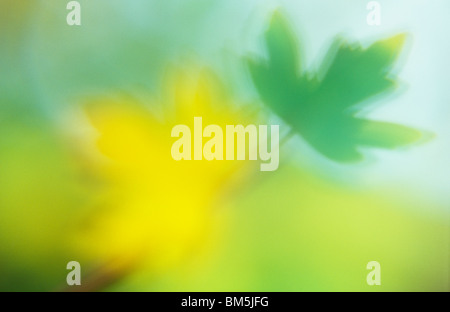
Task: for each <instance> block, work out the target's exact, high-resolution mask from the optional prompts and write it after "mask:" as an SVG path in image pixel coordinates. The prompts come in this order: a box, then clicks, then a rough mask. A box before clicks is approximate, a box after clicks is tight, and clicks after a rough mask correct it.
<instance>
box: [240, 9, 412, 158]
mask: <svg viewBox="0 0 450 312" xmlns="http://www.w3.org/2000/svg"><path fill="white" fill-rule="evenodd" d="M404 40H405V35H404V34H401V35H397V36H394V37H392V38H390V39H386V40H382V41H378V42H376V43H374V44H372V45H371V46H369V47H368V48H366V49H363V48H362V47H361V46H360V45H359V44H352V43H348V42H346V41H344V40H343V39H339V38H338V39H336V41H335V42H334V44H333V45H332V47H331V48H330V50H329V51H328V53H327V55H326V56H325V59H324V60H323V62H322V66H321V68H320V70H319V72H318V73H309V72H306V71H305V69H304V64H302V61H301V56H300V53H301V52H300V51H299V48H298V42H297V40H296V36H295V35H294V34H293V33H292V31H291V29H290V28H289V26H288V23H287V21H286V20H285V18H284V17H283V16H282V15H281V14H280V13H275V14H274V15H273V17H272V20H271V23H270V27H269V29H268V30H267V31H266V34H265V41H266V45H267V52H268V59H267V60H266V61H265V60H253V59H250V60H249V61H248V64H249V68H250V72H251V75H252V78H253V81H254V83H255V85H256V87H257V89H258V92H259V94H260V95H261V98H262V100H263V101H264V103H266V104H267V105H268V106H270V108H272V110H273V111H274V112H275V113H276V114H278V115H279V116H280V117H281V118H283V120H284V121H285V122H286V123H287V124H288V125H289V126H291V127H292V129H293V130H294V131H296V132H297V133H299V134H301V135H302V136H303V137H304V138H305V139H306V140H307V141H308V142H309V143H310V144H311V145H312V146H313V147H315V148H316V149H317V150H318V151H319V152H321V153H322V154H323V155H325V156H326V157H329V158H331V159H334V160H337V161H355V160H360V159H361V158H362V155H361V153H360V151H359V150H358V148H359V147H361V146H369V147H380V148H395V147H398V146H402V145H406V144H410V143H413V142H415V141H417V140H418V139H419V138H420V136H421V134H420V132H419V131H417V130H413V129H411V128H408V127H405V126H400V125H396V124H393V123H389V122H380V121H373V120H368V119H364V118H361V117H360V113H361V110H362V108H364V107H365V106H366V105H367V104H369V103H370V100H373V98H374V96H376V95H379V94H383V95H384V94H385V93H387V92H389V91H392V90H393V89H394V88H395V86H396V82H395V75H394V72H393V66H394V63H395V61H396V60H397V58H398V55H399V53H400V51H401V48H402V46H403V42H404Z"/></svg>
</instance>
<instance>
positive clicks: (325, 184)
mask: <svg viewBox="0 0 450 312" xmlns="http://www.w3.org/2000/svg"><path fill="white" fill-rule="evenodd" d="M80 3H81V5H82V8H83V19H82V23H83V27H80V28H74V27H72V28H71V27H69V26H67V25H66V24H65V17H66V13H67V10H66V8H65V4H66V2H65V1H44V0H42V1H27V0H19V1H17V0H16V1H14V0H2V1H1V2H0V39H1V42H2V45H0V133H1V135H0V290H8V291H24V290H28V291H29V290H44V291H51V290H58V289H62V288H64V287H65V277H66V274H67V270H66V263H67V262H69V261H71V260H78V261H80V262H81V263H82V268H83V272H88V271H89V270H92V268H93V267H94V266H95V265H97V264H96V263H86V262H83V260H84V259H87V258H89V255H83V254H74V250H77V246H76V244H77V243H76V242H73V241H72V240H71V238H72V235H73V233H74V231H75V229H76V227H77V225H78V224H79V221H80V220H82V219H83V218H84V217H85V216H86V215H89V213H90V211H89V207H90V204H91V202H92V201H93V200H95V197H96V192H97V190H98V185H97V184H96V183H97V182H96V178H95V176H94V177H93V176H90V175H89V174H87V173H86V168H85V166H86V164H85V163H84V159H83V156H82V155H81V154H82V152H80V150H78V148H79V146H78V145H77V144H76V142H74V141H72V140H71V136H70V135H69V133H70V131H71V129H69V126H68V125H65V120H66V119H65V117H66V116H65V114H67V111H69V112H71V109H75V110H76V109H77V107H78V105H79V104H81V103H80V102H79V101H80V99H84V98H89V97H90V96H99V95H100V96H101V95H105V94H106V95H108V94H110V93H121V92H124V93H131V94H132V95H137V96H139V94H141V93H142V92H143V93H147V92H148V93H156V94H157V93H158V91H159V88H160V79H161V76H162V74H163V73H164V70H165V68H166V66H167V65H168V64H171V63H172V62H178V61H179V60H180V57H183V54H185V53H187V54H191V53H193V54H197V56H199V57H200V58H205V59H209V58H213V56H214V53H213V52H211V50H213V48H211V49H208V47H207V45H208V42H209V43H211V45H212V43H213V42H214V44H215V47H214V48H215V49H216V50H217V51H220V48H219V47H220V44H221V42H218V41H220V40H222V39H223V37H219V39H217V38H215V37H214V33H213V31H212V30H211V28H214V27H211V25H216V24H219V26H218V27H217V28H220V29H226V27H227V25H229V24H230V23H231V22H230V21H232V20H233V16H232V15H231V16H229V15H224V16H222V19H219V18H218V19H217V20H212V19H211V18H210V17H208V16H209V13H211V12H217V10H218V8H219V9H220V7H221V6H220V5H219V4H223V3H225V2H221V1H207V0H192V1H182V0H178V1H170V2H169V1H156V0H155V1H143V0H141V1H133V4H131V3H127V2H125V1H119V0H115V1H87V0H81V1H80ZM236 3H239V2H235V3H234V6H237V4H236ZM216 16H217V15H216ZM218 16H220V14H219V15H218ZM227 23H228V24H227ZM84 26H86V27H84ZM219 31H220V30H219ZM222 31H223V30H222ZM236 64H239V61H238V60H236ZM285 65H286V64H285ZM287 65H289V64H287ZM236 66H238V65H236ZM279 81H284V80H279ZM246 87H248V88H251V87H249V86H246ZM285 96H287V99H288V98H290V97H289V94H286V95H285ZM286 113H289V110H288V111H287V112H286ZM80 126H81V125H80ZM390 134H391V133H389V135H390ZM389 135H387V136H386V137H388V138H390V136H389ZM336 142H340V143H342V142H345V138H341V140H338V141H336ZM394 145H395V144H394ZM286 153H290V151H289V150H288V151H287V152H286ZM328 153H329V154H330V153H333V151H328ZM343 153H344V158H346V157H347V156H348V155H347V154H346V153H345V151H344V152H343ZM293 158H294V159H295V158H296V156H295V155H293ZM299 167H300V168H299ZM303 167H305V165H302V163H301V162H300V163H298V162H294V161H293V162H292V163H291V162H289V161H287V160H285V164H284V165H282V166H281V167H280V169H279V171H277V172H275V173H273V174H265V175H263V174H261V173H260V174H256V176H254V177H253V179H252V180H251V181H250V182H249V183H248V185H247V186H246V187H245V188H243V192H238V191H236V190H235V192H234V193H232V194H231V195H230V197H229V199H227V200H223V201H222V202H219V203H217V205H216V206H215V207H213V208H214V209H215V212H216V218H217V219H220V220H221V222H222V223H223V224H224V225H223V228H220V231H219V230H218V233H216V235H215V236H213V237H211V239H210V240H211V241H210V242H209V245H208V247H207V248H205V249H204V250H201V251H196V252H193V254H192V256H191V257H190V258H188V259H186V260H185V262H183V263H181V264H179V265H178V266H176V267H173V268H172V269H171V270H170V271H164V272H155V271H151V270H147V271H146V270H142V271H136V272H134V273H132V274H129V275H128V276H126V277H125V278H123V279H122V280H120V281H118V282H117V283H116V284H115V285H113V286H111V287H109V288H107V290H112V291H115V290H133V291H135V290H154V291H176V290H179V291H188V290H203V291H213V290H233V291H250V290H254V291H263V290H264V291H270V290H273V291H280V290H285V291H300V290H308V291H309V290H361V291H366V290H367V291H372V290H374V288H370V287H368V286H367V285H366V284H365V276H366V274H367V270H366V269H365V265H366V264H367V262H369V261H371V260H377V261H379V262H380V263H381V266H382V286H381V287H380V288H376V289H375V290H394V291H405V290H448V266H449V263H448V237H449V235H448V229H449V224H448V215H447V214H444V213H443V214H442V215H441V216H435V215H433V214H431V213H430V215H418V214H417V211H427V209H429V210H433V209H432V208H433V207H432V206H434V205H436V204H434V203H432V202H426V201H423V202H421V201H420V200H417V201H415V200H410V199H409V200H407V199H406V198H404V197H406V196H404V195H401V194H398V196H397V197H395V196H388V195H386V194H384V192H383V190H381V189H379V190H377V189H371V190H360V189H354V188H352V187H351V186H350V187H349V186H346V185H343V183H341V182H339V181H335V180H333V179H331V178H329V177H323V176H319V175H318V174H316V173H315V172H312V171H309V170H306V169H304V168H303ZM411 202H415V203H413V204H411ZM446 208H448V207H444V208H442V209H440V211H445V210H446ZM413 211H415V212H413ZM433 211H434V210H433ZM74 258H76V259H74Z"/></svg>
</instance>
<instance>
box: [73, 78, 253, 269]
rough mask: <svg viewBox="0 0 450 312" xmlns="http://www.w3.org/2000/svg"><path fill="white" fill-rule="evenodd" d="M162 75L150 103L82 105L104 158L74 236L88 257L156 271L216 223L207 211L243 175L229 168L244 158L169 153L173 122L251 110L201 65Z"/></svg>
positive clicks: (241, 118)
mask: <svg viewBox="0 0 450 312" xmlns="http://www.w3.org/2000/svg"><path fill="white" fill-rule="evenodd" d="M169 77H170V78H169V79H167V81H166V87H165V88H164V90H165V92H166V94H165V95H164V96H163V98H164V99H163V100H162V101H160V102H157V103H151V104H152V105H143V104H141V103H138V102H137V101H136V100H130V99H123V98H122V99H101V100H97V101H90V102H89V103H88V104H87V105H86V106H85V109H86V112H87V115H88V119H89V121H90V122H91V123H92V125H93V126H94V127H95V129H96V130H97V132H98V134H99V137H98V141H97V146H98V149H99V151H100V152H101V154H102V155H104V156H106V158H105V161H104V162H103V164H102V168H101V175H102V177H103V181H104V184H103V186H102V191H101V195H100V196H99V198H98V201H97V203H96V207H95V209H94V210H95V211H94V213H93V214H92V215H91V216H90V217H89V220H88V221H87V222H86V223H85V224H83V227H82V229H81V231H80V233H77V235H76V237H75V240H76V241H77V242H78V244H80V246H82V247H83V250H84V252H85V253H86V254H88V255H89V257H88V258H90V259H91V261H93V262H96V263H100V264H107V263H111V265H112V266H113V267H114V268H115V269H116V270H119V271H120V270H123V271H125V270H128V269H130V268H131V267H134V266H139V265H143V266H144V267H146V268H151V269H155V270H159V271H160V270H164V268H168V267H171V266H173V265H174V264H176V263H179V262H180V261H181V260H182V259H184V257H185V256H186V255H188V254H189V253H193V252H195V250H196V249H197V248H198V247H199V246H201V245H202V244H203V243H204V242H206V240H207V239H208V237H209V235H210V233H211V231H212V230H213V229H214V227H216V226H217V224H216V223H215V222H216V221H217V220H216V219H215V218H214V217H213V216H214V213H215V208H217V205H218V204H219V203H221V202H223V201H222V200H221V198H223V197H224V196H226V194H225V190H226V189H227V186H228V187H229V186H230V184H236V183H240V182H239V181H242V176H241V175H240V176H239V177H238V178H237V179H234V182H230V178H231V176H232V175H233V174H234V173H235V172H236V171H237V170H238V169H239V168H242V167H243V165H244V164H247V162H245V161H239V162H232V161H217V162H216V161H206V160H201V161H178V162H177V161H175V160H173V159H172V157H171V145H172V143H173V141H174V140H176V138H172V137H171V129H172V127H173V126H174V125H176V124H186V125H191V124H192V123H193V117H194V116H202V117H203V120H205V122H206V123H214V124H217V125H220V126H224V125H226V124H230V123H236V122H240V123H242V124H248V123H249V122H250V118H252V117H250V116H251V114H247V115H246V114H244V111H246V109H248V106H238V105H236V104H235V103H233V101H232V99H231V98H230V97H229V96H228V95H227V92H226V91H227V90H225V88H224V87H223V86H221V84H220V82H219V81H218V79H217V78H216V77H214V75H213V74H211V73H210V72H209V71H207V70H201V71H200V70H195V69H194V70H192V69H191V70H189V71H188V72H182V71H177V72H176V73H173V74H170V75H169ZM158 111H159V114H158ZM161 112H163V113H162V114H161ZM221 196H222V197H221ZM219 199H220V200H219ZM215 220H216V221H215Z"/></svg>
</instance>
